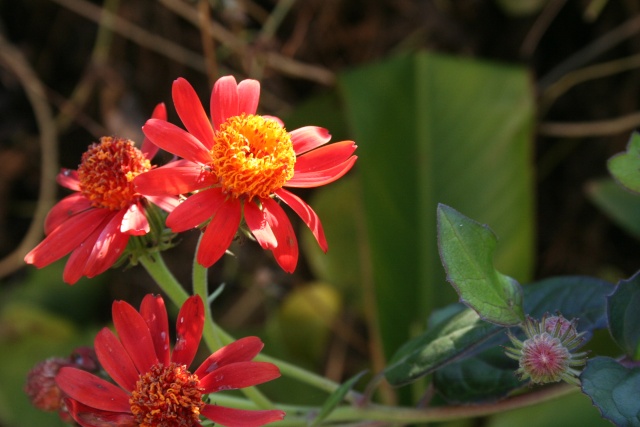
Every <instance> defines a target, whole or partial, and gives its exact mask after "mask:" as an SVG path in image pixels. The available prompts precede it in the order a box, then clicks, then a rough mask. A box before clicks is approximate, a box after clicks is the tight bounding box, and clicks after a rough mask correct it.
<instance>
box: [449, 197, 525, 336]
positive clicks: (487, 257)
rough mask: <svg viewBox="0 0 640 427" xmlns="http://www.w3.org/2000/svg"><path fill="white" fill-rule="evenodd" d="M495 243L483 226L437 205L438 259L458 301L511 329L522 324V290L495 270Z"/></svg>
mask: <svg viewBox="0 0 640 427" xmlns="http://www.w3.org/2000/svg"><path fill="white" fill-rule="evenodd" d="M497 243H498V239H497V238H496V236H495V234H493V232H492V231H491V229H489V227H487V226H486V225H481V224H479V223H477V222H475V221H474V220H472V219H470V218H467V217H466V216H464V215H462V214H461V213H460V212H458V211H456V210H455V209H453V208H451V207H449V206H446V205H440V206H438V246H439V247H440V258H441V259H442V264H443V265H444V267H445V270H446V271H447V280H448V281H449V282H450V283H451V284H452V285H453V287H454V288H455V289H456V291H457V292H458V295H460V301H462V302H463V303H464V304H466V305H468V306H469V307H471V308H472V309H473V310H475V311H476V312H477V313H478V315H479V316H480V317H481V318H482V319H484V320H486V321H488V322H491V323H496V324H498V325H503V326H513V325H517V324H519V323H521V322H522V321H524V313H523V311H522V288H521V287H520V284H519V283H518V282H516V281H515V280H513V279H512V278H511V277H509V276H505V275H504V274H501V273H500V272H498V271H497V270H496V269H495V268H494V266H493V254H494V252H495V249H496V245H497Z"/></svg>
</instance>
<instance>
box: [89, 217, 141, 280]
mask: <svg viewBox="0 0 640 427" xmlns="http://www.w3.org/2000/svg"><path fill="white" fill-rule="evenodd" d="M126 212H127V211H126V210H125V209H122V210H120V211H118V212H117V213H116V215H114V216H113V218H111V220H110V221H109V222H108V223H107V225H106V226H105V227H104V229H103V230H102V233H100V236H99V237H98V240H96V244H95V245H94V246H93V249H92V250H91V255H89V259H87V264H86V266H85V268H84V274H85V275H86V276H87V277H95V276H97V275H98V274H101V273H104V272H105V271H106V270H108V269H109V268H111V266H112V265H113V264H114V263H115V262H116V261H117V260H118V258H120V256H121V255H122V254H123V253H124V250H125V248H126V247H127V243H128V242H129V237H131V236H129V235H128V234H124V233H122V232H121V231H120V228H121V227H122V218H123V217H124V215H125V213H126Z"/></svg>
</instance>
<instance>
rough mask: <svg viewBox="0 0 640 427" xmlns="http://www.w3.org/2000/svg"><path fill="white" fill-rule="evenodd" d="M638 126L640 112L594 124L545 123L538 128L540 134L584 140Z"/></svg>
mask: <svg viewBox="0 0 640 427" xmlns="http://www.w3.org/2000/svg"><path fill="white" fill-rule="evenodd" d="M638 126H640V112H635V113H631V114H627V115H625V116H621V117H617V118H615V119H610V120H601V121H594V122H578V123H569V122H543V123H541V124H540V126H539V127H538V133H539V134H540V135H544V136H553V137H561V138H584V137H595V136H609V135H615V134H620V133H624V132H629V131H631V130H633V129H635V128H636V127H638Z"/></svg>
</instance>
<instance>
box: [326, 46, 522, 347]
mask: <svg viewBox="0 0 640 427" xmlns="http://www.w3.org/2000/svg"><path fill="white" fill-rule="evenodd" d="M339 88H340V90H341V95H342V96H343V101H344V106H345V107H346V112H347V119H348V120H347V121H348V124H349V126H350V128H351V130H352V132H353V134H352V135H353V139H354V140H355V141H356V143H357V144H358V150H357V151H356V154H358V156H359V159H358V162H357V165H356V167H357V172H358V173H359V174H360V177H361V182H362V198H363V212H364V213H365V216H364V221H363V222H364V224H363V225H364V226H365V227H366V230H367V236H368V239H369V245H367V246H368V248H369V250H370V263H369V264H370V265H371V271H370V274H369V277H371V278H372V280H373V282H374V286H375V290H376V295H375V299H376V301H377V307H376V308H377V317H378V319H379V323H380V325H381V331H380V332H381V336H382V340H383V343H384V349H385V353H386V355H387V356H388V357H389V356H391V355H392V354H393V353H394V352H395V351H396V350H397V349H398V348H399V347H400V346H401V345H402V344H403V343H404V342H405V341H407V340H408V339H409V338H410V336H412V335H413V334H412V333H411V331H415V330H416V328H417V327H419V326H420V325H421V324H422V322H423V320H424V319H426V318H427V317H428V316H429V314H430V313H431V312H432V311H433V310H434V309H435V308H437V307H443V306H445V305H447V304H450V303H451V302H454V301H455V300H456V298H457V297H456V294H455V292H454V291H453V289H452V288H451V287H450V286H448V285H447V283H446V280H445V277H444V272H443V270H442V267H441V263H440V258H439V255H438V248H437V243H436V240H437V238H436V215H435V214H436V208H437V204H438V203H439V202H442V203H446V204H448V205H451V206H456V208H457V209H460V210H462V211H464V212H465V213H466V214H467V215H470V216H472V217H473V218H476V219H478V220H479V221H482V222H485V223H489V224H495V231H496V232H497V233H498V234H499V235H500V236H501V242H500V247H499V248H498V249H497V251H496V254H495V263H496V266H497V268H498V269H499V270H500V271H502V272H503V273H504V274H507V275H509V276H511V277H514V278H516V279H517V280H519V281H528V280H530V277H531V272H532V267H533V253H534V239H533V237H534V234H533V224H534V221H533V219H534V218H533V212H534V210H533V191H532V189H533V174H532V168H531V165H532V156H531V154H532V146H531V142H532V130H533V123H534V108H533V106H534V102H533V99H534V96H533V91H532V87H531V78H530V75H529V72H528V70H526V69H525V68H521V67H513V66H506V65H503V64H497V63H490V62H482V61H476V60H470V59H461V58H454V57H447V56H442V55H436V54H432V53H418V54H415V55H412V56H408V57H403V58H394V59H391V60H388V61H385V62H382V63H380V64H376V65H371V66H367V67H363V68H360V69H358V70H354V71H351V72H349V73H346V74H344V75H342V76H340V79H339ZM331 244H332V243H331V242H329V245H331ZM330 250H332V249H330Z"/></svg>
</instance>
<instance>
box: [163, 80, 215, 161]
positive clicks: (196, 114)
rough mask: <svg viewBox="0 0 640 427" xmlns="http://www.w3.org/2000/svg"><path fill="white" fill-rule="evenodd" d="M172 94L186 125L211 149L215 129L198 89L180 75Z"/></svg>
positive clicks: (177, 109) (191, 132)
mask: <svg viewBox="0 0 640 427" xmlns="http://www.w3.org/2000/svg"><path fill="white" fill-rule="evenodd" d="M172 95H173V103H174V105H175V106H176V111H177V112H178V116H180V120H182V123H183V124H184V126H185V127H186V128H187V130H188V131H189V133H190V134H191V135H193V136H195V137H196V138H198V140H200V142H201V143H202V145H204V146H205V147H207V148H209V149H210V148H211V147H212V146H213V129H212V128H211V122H209V118H208V117H207V113H205V111H204V108H202V103H201V102H200V98H198V95H197V94H196V91H195V90H194V89H193V87H192V86H191V85H190V84H189V82H188V81H186V80H185V79H183V78H182V77H180V78H178V79H176V80H175V81H174V82H173V87H172Z"/></svg>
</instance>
